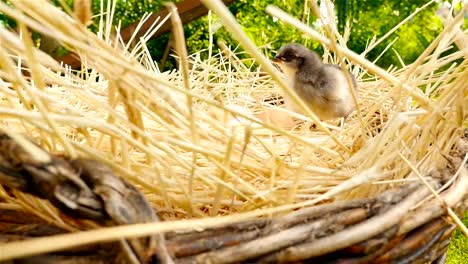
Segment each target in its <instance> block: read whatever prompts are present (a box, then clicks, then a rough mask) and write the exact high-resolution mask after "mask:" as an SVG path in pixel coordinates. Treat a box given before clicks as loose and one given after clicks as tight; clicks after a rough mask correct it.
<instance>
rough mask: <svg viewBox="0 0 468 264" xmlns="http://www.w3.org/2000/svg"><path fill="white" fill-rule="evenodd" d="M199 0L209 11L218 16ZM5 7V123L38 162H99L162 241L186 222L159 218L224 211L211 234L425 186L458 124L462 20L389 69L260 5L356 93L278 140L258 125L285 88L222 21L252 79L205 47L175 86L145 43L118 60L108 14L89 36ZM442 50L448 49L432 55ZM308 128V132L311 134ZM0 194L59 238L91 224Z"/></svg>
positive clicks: (56, 17) (465, 77)
mask: <svg viewBox="0 0 468 264" xmlns="http://www.w3.org/2000/svg"><path fill="white" fill-rule="evenodd" d="M204 2H205V1H204ZM206 2H207V5H209V6H210V8H212V9H213V11H214V12H215V13H222V12H223V8H222V6H219V5H215V4H210V3H211V1H210V3H208V1H206ZM214 3H216V1H215V2H214ZM14 5H15V8H11V7H9V6H7V5H6V4H4V3H2V2H0V12H3V13H5V14H7V15H8V16H11V17H13V18H14V19H16V20H17V21H18V22H20V24H19V25H20V29H21V34H22V37H21V36H20V34H16V33H11V32H7V31H6V30H5V29H4V28H0V41H1V42H2V45H1V46H0V66H1V71H0V94H1V95H0V96H1V98H2V100H1V101H0V116H1V117H2V119H1V121H0V122H1V127H2V128H8V130H9V131H15V132H17V133H22V134H24V135H26V136H27V137H29V138H33V139H34V141H35V142H36V143H38V144H39V145H41V146H42V147H44V148H45V149H46V150H48V151H50V152H53V153H63V154H64V155H66V156H68V157H70V158H74V157H77V156H84V157H87V158H92V159H95V160H98V161H101V162H103V163H105V164H107V165H109V166H110V167H111V168H112V169H113V170H114V172H115V173H116V174H118V175H120V176H122V177H124V178H125V179H127V180H129V181H130V182H132V183H134V184H135V185H136V186H138V188H139V189H140V190H141V191H142V192H143V193H144V194H145V196H146V198H147V199H148V200H149V201H150V202H151V203H152V204H153V205H154V207H155V208H157V211H159V212H160V215H161V216H162V218H163V219H164V220H166V221H167V222H164V223H158V224H154V225H156V226H158V225H159V227H160V229H158V231H170V230H172V231H175V230H177V229H193V228H195V227H196V226H195V227H194V223H195V221H178V222H170V221H171V220H180V219H187V218H203V217H209V216H223V215H225V216H227V217H225V218H219V219H218V218H210V219H205V220H204V221H201V222H200V223H202V224H201V225H200V227H207V226H209V225H218V226H220V225H223V224H226V223H232V222H235V221H238V220H240V219H248V218H252V217H257V216H272V215H282V214H286V213H288V212H290V211H292V210H294V209H297V208H302V207H306V206H310V205H315V204H318V203H323V202H330V201H339V200H350V199H355V198H363V197H375V196H377V194H379V193H381V192H383V191H385V190H388V189H390V188H392V187H395V186H399V185H400V184H401V183H408V182H419V181H421V180H422V179H424V178H426V179H429V178H430V177H429V174H430V172H432V171H434V170H436V169H440V168H443V167H445V166H446V165H447V159H446V157H447V156H448V155H449V152H450V151H451V150H452V148H453V147H454V146H455V145H456V144H457V143H458V142H459V140H460V138H462V137H463V129H464V128H466V126H467V122H466V117H467V113H468V112H467V109H466V107H467V105H468V99H467V98H468V96H467V95H468V90H467V88H466V87H467V86H466V82H467V81H468V74H467V73H468V71H467V69H466V68H467V59H466V54H467V52H468V47H467V46H466V43H468V42H467V40H466V34H464V33H463V32H462V31H461V30H460V25H461V23H462V21H463V12H460V14H459V15H457V16H456V17H454V18H451V19H450V21H448V22H447V24H446V26H445V29H444V31H443V32H442V33H441V34H440V36H439V37H438V38H437V39H436V40H435V41H434V42H433V43H432V44H431V45H430V46H429V47H428V48H427V49H426V51H425V52H424V53H423V54H421V56H420V57H419V58H418V59H417V60H416V61H415V62H414V63H413V64H411V65H407V66H406V67H404V68H402V69H399V70H392V71H385V70H383V69H380V68H378V67H377V66H376V65H374V64H373V63H371V62H369V61H367V60H366V59H365V58H363V57H361V56H359V55H357V54H355V53H353V52H352V51H350V50H349V49H347V48H346V46H345V43H344V42H343V39H340V36H337V35H336V33H333V30H331V31H330V32H326V34H328V36H329V38H326V37H324V35H323V34H320V33H318V32H316V31H313V30H312V29H310V28H307V27H305V26H304V25H303V24H301V23H300V22H298V21H295V20H293V19H292V18H290V17H288V15H287V14H284V13H282V12H281V11H280V10H278V9H275V8H273V7H269V8H268V10H267V11H268V12H270V13H271V14H273V15H275V16H278V17H279V18H280V19H282V20H284V21H285V22H287V23H290V24H293V25H295V26H296V27H297V28H298V29H300V30H303V31H304V32H305V33H306V34H308V35H310V36H311V37H312V38H315V39H316V40H318V41H320V42H321V43H322V44H323V45H324V46H326V47H327V48H329V49H330V50H334V51H336V53H335V57H332V56H331V55H330V57H329V58H327V59H329V60H333V61H336V62H341V63H342V64H343V67H349V68H351V70H352V71H353V72H354V73H355V74H356V75H357V80H358V87H359V92H358V98H357V101H358V105H359V111H355V112H354V113H353V114H352V116H350V117H349V118H348V119H347V120H346V122H345V123H344V125H343V126H342V127H340V126H338V125H337V123H324V122H320V121H319V120H318V119H317V117H316V116H315V115H314V114H313V113H312V112H310V110H307V116H301V115H299V116H298V115H297V114H296V116H298V117H299V119H303V120H304V121H305V122H304V123H302V124H300V125H298V127H296V128H295V129H292V130H286V129H283V128H280V127H276V126H274V125H271V124H268V123H264V122H262V121H260V120H259V119H258V118H257V115H258V114H260V113H262V112H264V111H265V110H266V109H275V110H279V111H283V110H282V108H281V107H279V106H276V105H272V104H270V103H268V100H270V99H271V98H277V97H278V96H279V95H280V94H282V93H283V92H286V93H291V90H290V88H289V87H288V86H287V84H286V83H285V82H284V80H283V79H282V77H281V75H280V74H279V73H278V72H277V71H276V70H275V69H274V68H273V67H272V66H271V65H270V64H269V63H268V62H267V60H266V58H264V57H263V56H262V55H261V53H260V51H258V49H257V47H255V46H253V45H252V44H251V42H250V41H249V40H248V39H247V38H246V37H245V35H243V33H242V32H241V31H239V30H238V29H239V26H238V25H236V24H233V20H232V19H231V20H230V19H229V18H230V17H229V16H227V15H226V16H220V18H224V19H225V20H222V21H223V23H224V25H225V26H226V28H227V29H229V30H230V31H231V32H233V34H234V35H235V37H237V38H239V41H240V42H241V44H243V46H244V48H245V49H246V50H247V51H248V52H249V53H250V54H252V56H253V57H254V58H255V59H257V63H258V64H259V65H261V67H260V68H258V69H250V68H247V67H246V66H245V64H243V63H242V61H241V59H239V57H238V56H237V55H236V52H235V51H232V50H230V49H229V48H228V47H225V46H222V45H221V46H220V47H221V48H220V49H216V48H215V47H210V48H211V49H212V54H213V55H212V56H211V57H210V58H209V59H208V60H201V59H200V56H199V54H192V55H190V56H188V58H187V60H188V64H189V65H190V68H189V70H188V72H187V74H186V75H185V74H183V73H184V70H183V69H182V71H172V72H164V73H161V72H160V71H159V69H158V66H157V65H156V64H155V63H154V61H152V60H151V58H150V56H149V53H148V50H147V48H146V46H145V40H144V39H143V40H141V41H140V42H138V44H137V45H135V46H134V48H133V50H128V49H127V48H128V46H127V45H126V44H125V43H122V42H121V41H120V39H119V36H118V35H117V36H115V33H113V32H114V31H113V29H112V28H111V26H110V24H111V14H112V10H111V7H110V6H108V10H107V13H106V14H107V15H106V18H107V19H106V22H105V24H104V23H103V24H102V27H101V29H102V30H101V33H100V34H98V36H96V35H94V34H93V33H90V32H89V31H87V30H86V29H85V27H84V26H83V25H81V24H80V23H79V22H77V21H75V20H73V19H70V17H68V16H67V15H65V14H64V13H62V12H61V11H59V10H58V9H57V8H55V7H53V6H52V5H50V4H49V3H48V2H47V1H44V0H39V1H15V3H14ZM26 27H28V28H30V29H31V30H35V31H38V32H40V33H42V34H45V35H49V36H52V37H54V38H56V39H58V40H59V41H61V43H63V44H64V45H65V46H66V47H68V48H70V49H71V50H73V51H75V52H76V53H77V54H79V55H80V57H81V59H82V61H83V63H84V64H83V66H84V67H83V69H82V70H81V71H80V72H78V73H74V72H73V71H72V70H70V69H69V68H66V67H65V66H62V65H59V64H58V63H57V62H55V61H54V60H52V59H51V58H50V57H48V56H47V55H46V54H44V53H42V52H41V51H39V50H38V49H35V48H34V47H33V46H32V42H31V41H30V39H29V37H27V36H28V34H29V33H28V30H27V29H26ZM334 38H338V39H339V41H338V42H335V41H331V40H330V39H334ZM460 39H464V40H465V41H464V42H463V41H460ZM452 45H457V47H458V48H459V51H457V52H455V53H452V54H450V55H443V54H442V53H443V52H444V51H446V50H447V49H449V48H450V47H451V46H452ZM180 50H181V49H180V45H179V46H178V51H180ZM179 54H180V53H179ZM182 57H183V58H180V62H181V63H182V64H184V61H185V60H184V58H185V56H182ZM342 58H346V60H343V59H342ZM19 65H22V66H25V67H26V68H24V69H23V70H24V72H27V73H28V74H24V75H23V74H22V72H21V70H22V69H21V68H20V67H19ZM351 65H353V66H351ZM264 71H266V72H268V73H269V74H266V73H265V72H264ZM28 75H30V76H31V77H28ZM184 76H186V77H185V78H184ZM187 76H188V78H187ZM364 76H371V77H368V80H364ZM278 84H279V85H278ZM187 86H189V87H190V89H187ZM296 100H297V98H296ZM297 101H298V103H300V102H299V100H297ZM310 121H313V122H314V123H315V124H316V125H317V128H316V129H310V124H311V122H310ZM420 176H421V177H420ZM436 191H437V192H440V191H441V190H436ZM0 199H1V200H3V202H2V206H3V207H9V208H18V209H19V207H17V206H20V207H21V208H22V209H26V210H28V211H30V212H33V213H34V214H35V215H37V216H39V217H40V218H42V219H44V220H46V221H47V222H49V223H53V224H54V225H56V226H60V227H63V228H66V229H67V230H76V229H87V228H90V227H91V226H92V225H90V224H89V223H84V222H79V221H78V222H73V221H71V222H67V221H64V220H63V216H62V215H60V214H59V213H58V211H57V210H56V209H55V208H53V206H51V205H50V204H49V203H48V202H47V201H44V200H40V199H37V198H33V197H31V196H28V195H24V194H22V193H20V192H13V193H12V192H7V191H6V190H5V189H4V188H3V187H1V186H0ZM153 231H155V230H153ZM103 232H105V230H103ZM109 232H111V231H109ZM108 234H110V233H108ZM122 236H131V233H130V232H128V233H125V234H122V233H113V237H114V239H117V238H122ZM111 237H112V234H111ZM80 239H84V236H82V237H80ZM97 239H98V236H93V237H88V238H87V239H84V240H85V241H87V242H84V243H91V242H92V241H97ZM106 239H107V240H109V239H110V238H109V237H107V238H106ZM77 241H78V240H77ZM80 241H83V240H80ZM62 242H63V241H62ZM70 243H72V242H71V241H70ZM59 244H60V243H59V241H55V243H54V245H59ZM0 248H1V247H0ZM22 250H23V252H25V251H27V250H32V249H27V248H22ZM0 255H1V254H0Z"/></svg>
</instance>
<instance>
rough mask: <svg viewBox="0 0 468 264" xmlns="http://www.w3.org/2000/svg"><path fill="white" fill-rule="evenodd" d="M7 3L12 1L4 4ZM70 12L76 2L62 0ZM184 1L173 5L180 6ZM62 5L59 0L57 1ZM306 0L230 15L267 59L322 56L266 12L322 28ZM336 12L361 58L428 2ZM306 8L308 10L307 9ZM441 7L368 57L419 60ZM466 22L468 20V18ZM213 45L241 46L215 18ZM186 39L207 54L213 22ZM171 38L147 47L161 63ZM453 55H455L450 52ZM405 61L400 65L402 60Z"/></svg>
mask: <svg viewBox="0 0 468 264" xmlns="http://www.w3.org/2000/svg"><path fill="white" fill-rule="evenodd" d="M0 1H7V0H0ZM62 1H63V2H65V3H66V4H67V5H69V6H70V7H71V6H72V4H73V0H62ZM178 1H181V0H177V1H173V2H178ZM53 2H54V3H56V4H57V5H59V1H58V0H53ZM102 2H103V3H104V7H103V8H102V9H101V7H100V5H101V0H94V1H93V13H94V14H100V13H101V11H104V12H105V11H106V7H107V5H108V4H111V3H112V2H113V1H111V0H102ZM162 2H163V1H160V0H117V2H116V8H115V13H114V23H115V24H117V23H118V22H119V21H121V23H122V27H125V26H128V25H129V24H131V23H134V22H137V21H138V20H140V19H141V17H142V16H143V14H145V13H149V12H154V11H158V10H160V9H162V8H163V5H162ZM305 2H307V1H304V0H250V1H249V0H237V1H235V2H234V3H232V4H231V5H230V6H229V10H230V11H231V12H232V13H233V14H234V16H235V17H236V19H237V21H238V22H239V23H240V24H241V26H242V27H243V29H244V31H245V32H246V33H247V34H248V35H249V37H250V38H251V39H252V40H253V41H254V42H255V44H257V46H259V47H261V48H263V49H264V51H265V53H266V54H267V55H268V56H270V57H271V56H273V55H274V52H275V51H276V50H277V49H279V47H280V46H281V45H283V44H285V43H289V42H298V43H302V44H304V45H306V46H307V47H309V48H311V49H314V50H316V51H317V52H319V53H321V52H322V47H321V45H319V43H317V42H315V41H313V40H311V39H309V38H307V37H306V36H304V35H303V34H302V33H301V32H299V31H298V30H297V29H295V28H293V27H291V26H288V25H286V24H284V23H282V22H281V21H277V20H275V19H274V18H273V17H271V16H269V15H268V14H266V12H265V7H266V6H267V5H268V4H274V5H276V6H278V7H280V8H281V9H283V10H285V11H286V12H288V13H290V14H291V15H293V16H294V17H296V18H298V19H300V20H301V21H303V22H304V23H306V24H308V25H309V26H311V27H315V28H316V29H317V27H318V23H316V18H315V17H314V15H312V14H310V13H309V11H308V10H309V9H308V8H305ZM334 2H335V10H336V13H337V17H338V18H339V23H338V24H339V26H340V30H341V31H343V30H344V24H345V21H347V20H349V21H350V26H351V35H350V38H349V40H348V43H347V45H348V47H349V48H351V49H352V50H354V51H355V52H357V53H361V52H363V51H364V50H365V48H366V46H367V45H368V43H369V41H370V40H371V39H372V38H373V37H374V36H376V38H377V39H378V38H379V37H381V36H383V35H384V34H385V33H386V32H388V31H389V30H391V29H392V28H393V27H394V26H395V25H397V24H398V23H399V22H400V21H402V20H403V19H405V18H406V17H407V16H408V15H410V14H411V13H412V12H414V11H415V10H416V9H417V8H418V7H421V6H422V5H424V4H425V3H427V0H409V1H396V0H390V1H384V0H335V1H334ZM306 7H307V6H306ZM438 8H439V5H438V4H432V5H431V6H430V7H428V8H426V9H425V10H423V11H422V12H421V13H419V14H418V15H417V16H416V17H414V18H413V19H411V20H410V21H409V22H408V23H407V24H405V25H404V26H402V27H401V28H400V29H399V30H397V31H396V32H395V33H394V34H393V35H392V36H391V37H390V38H388V39H386V40H385V41H383V42H382V43H381V44H380V45H378V46H377V47H376V48H375V49H373V50H372V51H371V52H370V53H369V54H367V55H366V56H367V58H368V59H370V60H374V59H376V58H377V57H378V56H379V55H380V54H381V53H382V51H383V50H384V49H385V47H386V46H387V45H388V44H389V43H390V42H391V41H393V40H394V39H395V38H398V40H397V41H396V42H395V43H394V44H393V46H392V49H389V50H388V51H387V52H386V53H385V54H384V55H383V56H382V57H381V58H380V59H379V61H378V62H377V64H378V65H380V66H382V67H388V66H390V65H396V66H402V63H401V62H403V63H404V64H408V63H411V62H412V61H414V60H415V59H416V58H417V57H418V56H419V54H421V53H422V51H423V50H424V49H425V48H426V47H427V46H428V45H429V43H431V42H432V40H433V39H434V38H435V37H436V36H437V35H438V33H439V32H440V31H441V30H442V27H443V26H442V23H441V21H440V18H439V17H438V16H437V14H436V10H437V9H438ZM465 20H466V19H465ZM98 23H99V16H95V19H94V23H93V24H92V25H91V26H90V29H91V30H93V31H97V30H98ZM0 24H6V25H9V26H11V27H14V22H13V21H12V20H9V19H7V18H6V17H5V16H3V15H2V14H0ZM211 25H212V29H213V31H214V34H213V43H211V44H212V45H213V46H215V47H216V43H217V41H218V40H222V41H224V42H225V43H227V44H228V45H230V46H232V47H236V46H237V42H236V41H235V40H234V39H232V38H231V36H230V34H229V33H228V32H227V31H226V30H225V29H224V28H223V27H221V26H220V24H219V22H218V20H217V19H216V17H215V16H213V17H212V23H211ZM184 31H185V37H186V41H187V47H188V50H189V53H195V52H199V51H202V50H206V49H207V48H208V47H209V45H210V43H209V39H210V38H209V26H208V17H207V16H204V17H202V18H200V19H198V20H196V21H193V22H191V23H189V24H187V25H185V27H184ZM168 40H169V35H168V34H166V35H163V36H161V37H159V38H157V39H153V40H151V41H150V42H149V43H148V48H149V50H150V52H151V54H152V55H153V59H154V60H156V61H159V60H160V59H161V57H162V56H163V53H164V50H165V48H166V46H167V43H168ZM449 52H450V51H449ZM397 54H398V55H399V56H400V57H401V61H400V60H399V58H398V55H397ZM200 56H201V57H202V58H207V56H208V52H206V51H205V52H203V51H202V52H201V53H200Z"/></svg>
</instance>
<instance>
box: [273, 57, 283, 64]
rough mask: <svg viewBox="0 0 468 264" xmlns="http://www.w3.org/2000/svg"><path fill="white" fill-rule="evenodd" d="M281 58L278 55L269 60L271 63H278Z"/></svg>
mask: <svg viewBox="0 0 468 264" xmlns="http://www.w3.org/2000/svg"><path fill="white" fill-rule="evenodd" d="M281 61H282V60H281V58H280V57H274V58H273V59H271V62H273V63H280V62H281Z"/></svg>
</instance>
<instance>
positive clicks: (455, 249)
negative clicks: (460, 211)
mask: <svg viewBox="0 0 468 264" xmlns="http://www.w3.org/2000/svg"><path fill="white" fill-rule="evenodd" d="M462 221H463V223H464V224H465V225H466V226H468V212H467V213H465V217H464V218H463V219H462ZM462 263H468V238H467V237H465V236H464V235H463V234H462V233H461V232H460V230H458V229H457V230H455V232H454V234H453V236H452V241H451V242H450V246H449V249H448V253H447V262H446V264H462Z"/></svg>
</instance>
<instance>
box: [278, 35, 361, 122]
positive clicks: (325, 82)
mask: <svg viewBox="0 0 468 264" xmlns="http://www.w3.org/2000/svg"><path fill="white" fill-rule="evenodd" d="M272 61H273V62H274V63H275V64H277V65H278V66H279V67H280V69H281V70H282V71H283V73H284V74H285V75H286V78H287V79H288V80H289V81H290V82H291V86H292V87H293V89H294V91H295V92H296V93H297V95H298V96H299V97H300V98H301V99H302V100H303V101H304V102H305V103H306V104H307V106H309V107H310V109H311V110H312V111H314V113H315V114H316V115H317V116H318V117H319V118H320V119H321V120H329V119H334V118H339V117H347V116H348V115H349V114H350V113H351V112H352V111H353V110H354V109H355V104H354V100H353V97H352V94H351V89H350V88H349V85H348V81H347V79H346V75H345V74H350V76H351V79H352V83H353V87H352V89H356V81H355V78H354V76H353V75H352V74H351V73H350V72H346V73H345V72H343V71H342V70H341V68H340V67H339V66H338V65H333V64H324V63H323V62H322V60H321V59H320V57H319V56H318V55H317V53H315V52H314V51H311V50H309V49H308V48H306V47H304V46H302V45H300V44H296V43H290V44H286V45H284V46H283V47H281V49H280V50H279V52H278V53H277V55H276V57H275V58H274V59H273V60H272ZM284 99H285V103H286V107H287V108H288V109H289V110H291V111H295V112H300V111H299V107H298V106H297V105H295V104H294V102H292V100H291V99H290V98H289V97H288V96H285V98H284Z"/></svg>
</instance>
